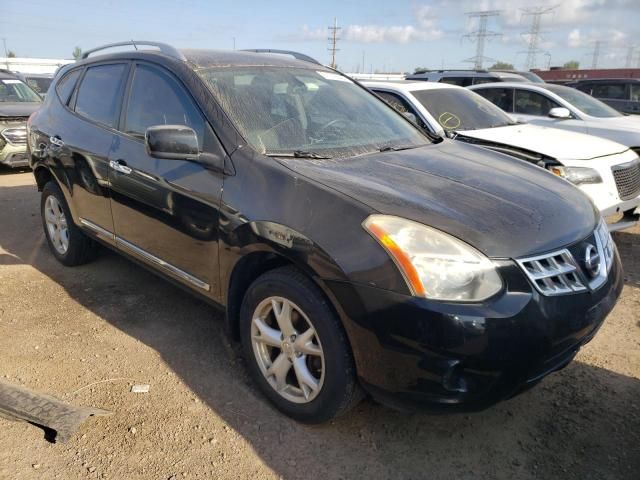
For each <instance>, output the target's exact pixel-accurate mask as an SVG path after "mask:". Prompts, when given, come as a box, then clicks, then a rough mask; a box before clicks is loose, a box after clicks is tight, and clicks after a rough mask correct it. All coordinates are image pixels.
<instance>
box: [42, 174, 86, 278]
mask: <svg viewBox="0 0 640 480" xmlns="http://www.w3.org/2000/svg"><path fill="white" fill-rule="evenodd" d="M40 211H41V214H42V226H43V227H44V234H45V236H46V237H47V243H48V244H49V248H50V249H51V252H52V253H53V255H54V256H55V257H56V258H57V259H58V261H60V262H61V263H63V264H64V265H67V266H74V265H82V264H83V263H87V262H89V261H90V260H92V259H93V258H94V256H95V254H96V251H97V248H98V245H97V244H96V243H95V242H94V241H93V240H91V239H90V238H89V237H87V236H86V235H85V234H84V233H82V231H81V230H80V229H79V228H78V227H77V226H76V225H75V224H74V223H73V218H72V217H71V212H69V207H68V206H67V202H66V200H65V198H64V195H63V194H62V191H61V190H60V187H58V185H57V184H56V183H55V182H53V181H50V182H48V183H47V184H46V185H45V186H44V188H43V189H42V199H41V202H40Z"/></svg>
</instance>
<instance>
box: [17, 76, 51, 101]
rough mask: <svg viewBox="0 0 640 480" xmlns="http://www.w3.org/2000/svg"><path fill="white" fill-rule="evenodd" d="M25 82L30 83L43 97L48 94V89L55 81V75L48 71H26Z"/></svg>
mask: <svg viewBox="0 0 640 480" xmlns="http://www.w3.org/2000/svg"><path fill="white" fill-rule="evenodd" d="M22 76H23V77H24V82H25V83H26V84H27V85H29V86H30V87H31V88H32V89H33V90H34V91H35V92H36V93H38V95H40V96H41V97H42V98H44V97H46V96H47V91H48V90H49V87H50V86H51V82H52V81H53V75H50V74H47V73H24V74H22Z"/></svg>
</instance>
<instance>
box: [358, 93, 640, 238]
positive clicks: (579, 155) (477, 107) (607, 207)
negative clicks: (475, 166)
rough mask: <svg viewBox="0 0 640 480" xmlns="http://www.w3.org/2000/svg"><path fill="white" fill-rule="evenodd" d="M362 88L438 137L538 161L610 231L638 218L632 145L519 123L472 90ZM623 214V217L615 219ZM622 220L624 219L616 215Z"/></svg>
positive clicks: (638, 164)
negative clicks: (573, 189) (605, 220)
mask: <svg viewBox="0 0 640 480" xmlns="http://www.w3.org/2000/svg"><path fill="white" fill-rule="evenodd" d="M363 84H364V85H365V86H366V87H367V88H369V89H370V90H372V91H374V92H375V93H377V94H378V95H380V96H381V97H382V98H384V99H385V100H386V101H387V102H388V103H390V104H391V105H392V106H394V107H395V108H397V109H398V110H400V111H403V112H407V113H409V114H410V116H411V117H412V118H413V117H415V118H416V121H417V123H418V124H419V125H420V126H421V127H422V128H425V129H427V130H429V131H431V132H433V133H437V134H440V135H446V136H448V137H450V138H454V139H456V140H459V141H464V142H467V143H473V144H477V145H480V146H482V147H485V148H489V149H491V150H496V151H499V152H503V153H506V154H508V155H511V156H513V157H516V158H519V159H521V160H526V161H529V162H532V163H536V164H538V165H540V166H541V167H543V168H546V169H547V170H549V171H550V172H552V173H554V174H556V175H558V176H560V177H563V178H565V179H566V180H568V181H570V182H572V183H574V184H575V185H576V186H578V187H579V188H580V189H581V190H582V191H584V192H585V193H586V194H587V195H589V197H591V199H592V200H593V202H594V203H595V205H596V207H597V208H598V209H599V210H600V212H601V213H602V215H603V216H604V217H610V218H609V221H610V222H612V221H613V220H617V221H615V223H610V224H609V229H610V230H612V231H613V230H621V229H625V228H630V227H632V226H633V225H635V223H636V222H637V220H638V215H637V213H636V209H637V207H638V206H640V159H638V155H637V154H636V153H635V152H634V151H633V150H631V149H629V148H628V147H627V146H624V145H621V144H619V143H615V142H612V141H609V140H605V139H602V138H598V137H594V136H592V135H584V134H580V133H573V132H567V131H563V130H558V129H555V128H545V127H540V126H535V125H529V124H526V123H519V122H516V121H515V120H514V119H513V118H511V117H510V116H509V115H507V114H506V113H505V112H503V111H502V110H500V109H499V108H497V107H496V106H495V105H493V104H492V103H491V102H489V101H488V100H486V99H484V98H483V97H481V96H480V95H477V94H475V93H473V92H471V91H470V90H468V89H465V88H462V87H457V86H452V85H446V84H442V83H427V82H408V81H403V82H375V81H366V82H363ZM616 214H623V215H622V218H615V219H614V218H611V217H612V216H614V215H616ZM617 217H619V215H617Z"/></svg>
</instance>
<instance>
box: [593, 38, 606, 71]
mask: <svg viewBox="0 0 640 480" xmlns="http://www.w3.org/2000/svg"><path fill="white" fill-rule="evenodd" d="M604 46H605V42H603V41H602V40H596V42H595V44H594V47H593V57H592V59H591V68H593V69H596V68H598V61H599V60H600V51H601V50H602V47H604Z"/></svg>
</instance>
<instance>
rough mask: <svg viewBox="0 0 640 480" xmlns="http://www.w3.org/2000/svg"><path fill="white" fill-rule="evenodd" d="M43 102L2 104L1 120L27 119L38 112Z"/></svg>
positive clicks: (0, 109) (0, 106) (0, 107)
mask: <svg viewBox="0 0 640 480" xmlns="http://www.w3.org/2000/svg"><path fill="white" fill-rule="evenodd" d="M40 105H42V103H41V102H7V103H5V102H0V118H2V117H25V118H27V117H28V116H29V115H31V114H32V113H33V112H35V111H36V110H38V108H40Z"/></svg>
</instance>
